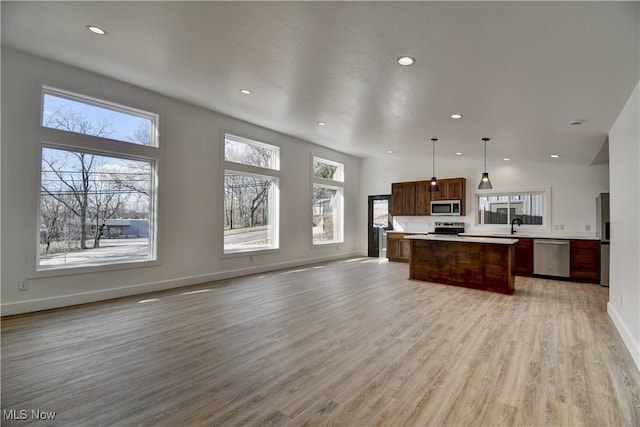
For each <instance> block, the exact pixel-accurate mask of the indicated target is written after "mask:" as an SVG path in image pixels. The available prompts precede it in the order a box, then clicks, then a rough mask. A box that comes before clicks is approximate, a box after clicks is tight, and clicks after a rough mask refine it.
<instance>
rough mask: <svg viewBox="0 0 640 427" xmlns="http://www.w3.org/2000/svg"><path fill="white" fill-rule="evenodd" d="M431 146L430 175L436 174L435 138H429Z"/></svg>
mask: <svg viewBox="0 0 640 427" xmlns="http://www.w3.org/2000/svg"><path fill="white" fill-rule="evenodd" d="M431 146H432V154H431V172H433V173H432V174H431V176H436V140H435V139H432V140H431Z"/></svg>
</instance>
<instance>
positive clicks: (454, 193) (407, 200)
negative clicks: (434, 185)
mask: <svg viewBox="0 0 640 427" xmlns="http://www.w3.org/2000/svg"><path fill="white" fill-rule="evenodd" d="M430 185H431V181H412V182H394V183H392V184H391V215H394V216H412V215H422V216H426V215H431V201H432V200H460V213H461V215H466V213H467V211H466V205H465V194H466V179H465V178H448V179H441V180H438V186H439V187H440V191H438V192H436V193H430V192H429V187H430Z"/></svg>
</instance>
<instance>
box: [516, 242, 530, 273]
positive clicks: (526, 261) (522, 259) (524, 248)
mask: <svg viewBox="0 0 640 427" xmlns="http://www.w3.org/2000/svg"><path fill="white" fill-rule="evenodd" d="M514 271H515V274H516V275H518V276H529V277H530V276H533V239H528V238H522V237H518V243H516V245H515V267H514Z"/></svg>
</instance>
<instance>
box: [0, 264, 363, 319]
mask: <svg viewBox="0 0 640 427" xmlns="http://www.w3.org/2000/svg"><path fill="white" fill-rule="evenodd" d="M354 256H366V255H362V253H360V252H350V253H342V254H339V255H332V256H325V257H318V258H307V259H299V260H294V261H286V262H281V263H276V264H269V265H261V266H257V267H250V268H242V269H237V270H229V271H223V272H218V273H211V274H204V275H198V276H188V277H180V278H177V279H170V280H162V281H159V282H151V283H141V284H138V285H132V286H123V287H120V288H112V289H105V290H99V291H92V292H81V293H75V294H69V295H62V296H58V297H49V298H40V299H32V300H27V301H18V302H13V303H7V304H2V305H1V306H0V310H1V313H2V316H11V315H14V314H23V313H31V312H34V311H41V310H49V309H52V308H60V307H68V306H72V305H78V304H86V303H90V302H96V301H105V300H109V299H114V298H121V297H127V296H131V295H139V294H144V293H148V292H154V291H162V290H166V289H173V288H179V287H183V286H190V285H197V284H200V283H207V282H214V281H217V280H223V279H230V278H233V277H240V276H248V275H251V274H258V273H265V272H268V271H274V270H282V269H286V268H293V267H300V266H303V265H309V264H316V263H319V262H328V261H335V260H338V259H342V258H350V257H354Z"/></svg>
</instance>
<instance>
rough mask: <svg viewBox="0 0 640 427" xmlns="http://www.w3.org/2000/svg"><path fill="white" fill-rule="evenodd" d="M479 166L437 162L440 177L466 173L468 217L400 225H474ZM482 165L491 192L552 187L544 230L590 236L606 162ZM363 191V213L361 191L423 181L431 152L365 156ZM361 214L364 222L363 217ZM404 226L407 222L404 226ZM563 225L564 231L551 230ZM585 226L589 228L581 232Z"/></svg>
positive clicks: (386, 190) (408, 220)
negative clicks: (418, 156) (548, 219)
mask: <svg viewBox="0 0 640 427" xmlns="http://www.w3.org/2000/svg"><path fill="white" fill-rule="evenodd" d="M483 169H484V165H483V164H482V162H477V161H470V160H468V159H464V158H463V157H461V158H460V159H456V160H438V158H437V156H436V172H437V176H438V177H439V178H455V177H465V178H466V179H467V198H466V204H467V215H466V216H465V217H438V216H422V217H400V218H398V219H397V226H398V228H399V229H403V230H408V231H422V230H432V229H433V222H435V221H450V220H455V221H463V222H465V224H466V229H467V230H468V231H471V232H473V231H474V227H475V211H474V194H475V191H476V189H477V188H478V184H479V183H480V177H481V176H482V171H483ZM487 169H488V172H489V177H490V179H491V183H492V185H493V189H494V190H513V189H535V188H539V189H547V190H548V189H549V188H550V189H551V222H550V227H549V230H548V231H549V232H554V233H558V234H565V235H566V234H572V235H578V234H580V235H593V236H595V231H596V201H595V200H596V196H597V195H598V194H599V193H601V192H607V191H609V178H608V176H609V168H608V166H607V165H598V166H577V165H562V166H555V165H552V164H528V163H522V162H518V161H516V160H512V161H510V162H505V161H499V162H498V161H489V160H488V161H487ZM361 171H362V179H361V182H362V193H363V197H362V199H363V200H364V202H363V201H361V206H360V208H361V209H363V210H364V211H365V212H366V208H367V207H366V195H374V194H390V193H391V184H390V183H391V182H401V181H413V180H426V179H429V178H430V177H431V153H428V152H425V157H424V159H416V158H400V157H396V156H393V155H391V156H389V157H383V158H366V159H363V160H362V162H361ZM360 218H361V224H360V226H361V229H363V230H365V231H366V228H367V224H366V218H367V217H366V215H361V217H360ZM363 218H364V220H363ZM405 224H406V225H405ZM554 225H562V226H563V230H562V231H559V230H555V229H554V227H553V226H554ZM586 226H588V227H589V228H590V230H589V231H587V230H586Z"/></svg>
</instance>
